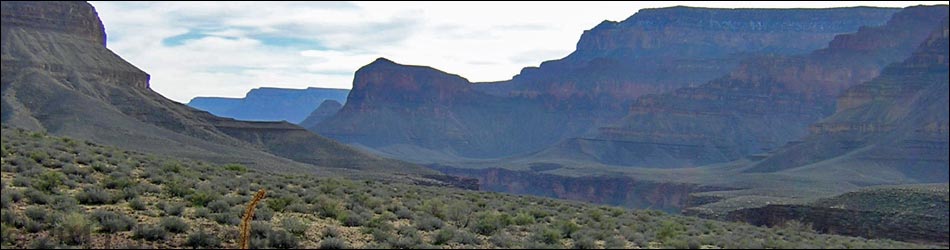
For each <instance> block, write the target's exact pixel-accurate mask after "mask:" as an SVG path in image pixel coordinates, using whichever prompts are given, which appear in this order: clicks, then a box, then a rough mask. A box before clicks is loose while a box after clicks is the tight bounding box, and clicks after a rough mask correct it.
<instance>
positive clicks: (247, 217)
mask: <svg viewBox="0 0 950 250" xmlns="http://www.w3.org/2000/svg"><path fill="white" fill-rule="evenodd" d="M264 193H265V192H264V189H261V190H260V191H257V194H256V195H254V199H251V203H250V204H247V209H245V210H244V218H243V219H241V249H248V248H249V247H250V244H249V243H250V242H251V219H253V218H254V209H255V208H256V207H257V203H260V202H261V200H262V199H264Z"/></svg>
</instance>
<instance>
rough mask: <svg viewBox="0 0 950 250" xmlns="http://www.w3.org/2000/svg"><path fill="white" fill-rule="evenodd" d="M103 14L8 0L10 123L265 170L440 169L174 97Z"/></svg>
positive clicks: (5, 103)
mask: <svg viewBox="0 0 950 250" xmlns="http://www.w3.org/2000/svg"><path fill="white" fill-rule="evenodd" d="M95 13H96V12H95V9H94V8H93V7H92V6H91V5H90V4H88V3H84V2H12V1H4V2H3V13H2V16H3V25H2V28H3V33H2V59H3V64H2V73H3V78H2V79H3V80H2V91H3V92H2V109H3V110H2V113H3V116H2V122H3V124H4V125H5V126H10V127H17V128H26V129H32V130H40V131H47V132H49V133H51V134H55V135H58V136H70V137H74V138H79V139H84V140H89V141H93V142H96V143H101V144H105V145H111V146H116V147H120V148H123V149H127V150H133V151H141V152H149V153H157V154H162V155H170V156H174V157H186V158H193V159H200V160H207V161H210V162H216V163H242V164H248V165H250V166H252V167H255V168H258V169H262V170H279V171H306V172H320V173H337V174H345V175H350V176H367V177H372V176H380V175H386V176H394V175H396V174H399V175H403V176H415V177H417V178H422V177H420V176H421V175H431V174H435V172H434V171H431V170H428V169H425V168H422V167H420V166H418V165H413V164H409V163H405V162H399V161H395V160H389V159H384V158H380V157H376V156H373V155H370V154H367V153H364V152H362V151H359V150H356V149H353V148H350V147H348V146H345V145H343V144H340V143H337V142H334V141H332V140H329V139H326V138H324V137H320V136H318V135H316V134H313V133H310V132H308V131H306V130H304V129H303V128H300V127H298V126H296V125H293V124H289V123H276V122H275V123H253V122H244V121H236V120H233V119H227V118H221V117H217V116H214V115H211V114H209V113H207V112H204V111H199V110H195V109H192V108H190V107H188V106H185V105H182V104H179V103H177V102H174V101H171V100H168V99H166V98H164V97H163V96H161V95H160V94H158V93H155V92H154V91H152V90H151V89H149V88H148V75H147V74H145V72H142V71H141V70H139V69H137V68H135V67H134V66H132V65H131V64H129V63H128V62H126V61H125V60H123V59H122V58H121V57H119V56H117V55H115V54H114V53H112V52H111V51H109V50H108V49H107V48H106V47H105V44H104V39H105V37H104V33H103V32H102V24H101V21H100V20H99V19H98V17H97V16H96V14H95ZM362 170H368V171H362Z"/></svg>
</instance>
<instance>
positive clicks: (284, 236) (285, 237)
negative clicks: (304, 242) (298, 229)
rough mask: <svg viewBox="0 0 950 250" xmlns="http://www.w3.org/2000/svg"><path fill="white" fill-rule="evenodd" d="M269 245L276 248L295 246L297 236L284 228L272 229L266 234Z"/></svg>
mask: <svg viewBox="0 0 950 250" xmlns="http://www.w3.org/2000/svg"><path fill="white" fill-rule="evenodd" d="M267 240H268V241H269V244H268V245H269V246H270V247H273V248H277V249H291V248H297V244H298V242H297V236H294V235H293V234H290V233H287V231H284V230H274V231H271V232H270V235H268V236H267Z"/></svg>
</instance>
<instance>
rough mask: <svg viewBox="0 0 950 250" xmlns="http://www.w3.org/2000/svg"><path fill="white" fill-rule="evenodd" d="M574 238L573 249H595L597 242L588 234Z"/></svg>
mask: <svg viewBox="0 0 950 250" xmlns="http://www.w3.org/2000/svg"><path fill="white" fill-rule="evenodd" d="M577 238H578V239H574V249H596V248H597V243H594V239H593V238H591V237H589V236H583V237H577Z"/></svg>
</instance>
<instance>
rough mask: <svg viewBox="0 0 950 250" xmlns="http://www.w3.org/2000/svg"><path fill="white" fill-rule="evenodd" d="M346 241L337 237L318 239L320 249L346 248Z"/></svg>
mask: <svg viewBox="0 0 950 250" xmlns="http://www.w3.org/2000/svg"><path fill="white" fill-rule="evenodd" d="M346 248H347V246H346V241H343V240H341V239H339V238H326V239H323V240H321V241H320V249H346Z"/></svg>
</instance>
